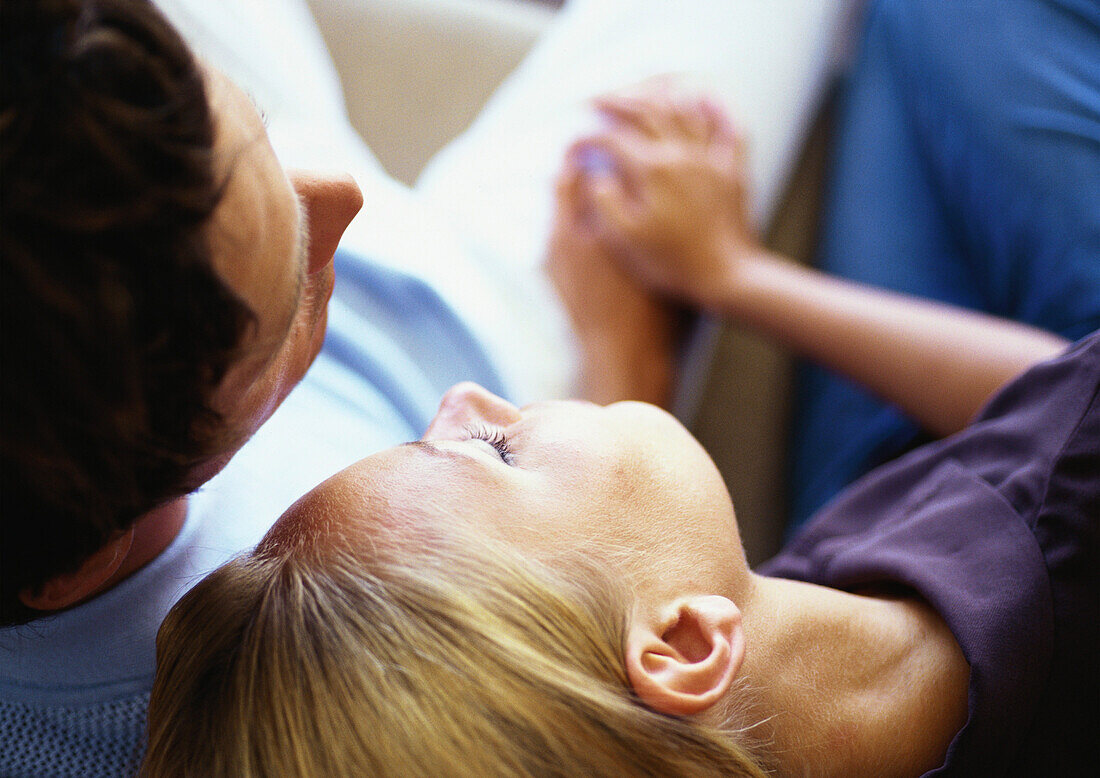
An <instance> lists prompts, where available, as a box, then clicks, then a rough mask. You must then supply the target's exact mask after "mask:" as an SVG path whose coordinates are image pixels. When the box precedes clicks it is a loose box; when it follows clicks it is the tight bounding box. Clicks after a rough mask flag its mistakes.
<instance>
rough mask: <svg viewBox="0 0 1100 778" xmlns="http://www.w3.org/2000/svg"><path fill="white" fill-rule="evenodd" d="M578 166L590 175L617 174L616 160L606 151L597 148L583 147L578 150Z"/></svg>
mask: <svg viewBox="0 0 1100 778" xmlns="http://www.w3.org/2000/svg"><path fill="white" fill-rule="evenodd" d="M577 165H578V166H579V167H580V169H581V170H583V171H584V172H585V173H588V174H589V175H594V176H599V175H611V174H614V173H615V160H614V158H613V157H612V156H611V155H610V154H608V153H607V152H606V151H604V150H603V149H600V148H596V147H595V146H582V147H581V148H580V149H578V150H577Z"/></svg>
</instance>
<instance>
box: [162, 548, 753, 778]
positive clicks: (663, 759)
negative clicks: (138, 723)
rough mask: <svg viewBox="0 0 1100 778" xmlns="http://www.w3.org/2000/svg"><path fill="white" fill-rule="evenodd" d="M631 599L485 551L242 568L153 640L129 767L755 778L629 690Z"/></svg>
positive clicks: (250, 561)
mask: <svg viewBox="0 0 1100 778" xmlns="http://www.w3.org/2000/svg"><path fill="white" fill-rule="evenodd" d="M429 546H430V547H429ZM630 601H631V597H630V594H629V590H628V589H627V588H626V586H625V584H623V585H620V584H618V583H616V582H615V581H614V580H613V579H612V578H611V577H610V576H609V575H608V574H607V573H606V572H604V571H601V570H599V569H597V568H596V567H595V565H593V564H591V563H587V562H584V561H582V560H572V561H570V562H568V563H565V562H562V563H559V564H555V565H554V567H553V568H551V566H550V565H547V564H543V563H539V562H535V561H532V560H530V559H527V558H526V557H523V556H521V555H520V554H519V553H518V552H516V551H514V550H512V549H510V548H508V547H504V546H501V545H497V544H493V543H489V542H486V541H485V539H483V538H479V539H478V540H477V541H474V540H472V539H462V538H461V537H458V538H457V539H455V540H454V541H453V542H432V543H431V544H422V546H421V547H420V548H410V547H409V546H408V545H407V544H404V547H402V548H390V549H388V550H386V549H379V548H371V549H369V550H363V549H356V550H355V551H351V550H349V549H348V548H344V549H343V550H339V549H338V550H333V551H326V552H324V553H320V552H318V551H317V550H316V549H312V550H309V549H302V548H298V549H295V550H293V551H292V552H291V553H287V552H286V550H285V549H284V550H281V551H277V552H276V553H264V552H260V553H257V554H254V555H252V556H246V557H242V558H239V559H237V560H235V561H232V562H230V563H229V564H227V565H225V566H224V567H222V568H220V569H219V570H217V571H216V572H215V573H213V574H212V575H211V576H210V577H208V578H207V579H206V580H204V581H202V582H201V583H199V584H198V585H197V586H196V587H195V588H194V589H193V590H192V591H191V592H190V593H189V594H188V595H187V596H186V597H184V598H183V600H181V601H180V602H179V603H178V604H177V605H176V607H175V608H173V609H172V611H171V613H169V615H168V617H167V619H166V620H165V622H164V624H163V626H162V627H161V629H160V633H159V635H158V636H157V663H158V667H157V675H156V681H155V684H154V687H153V695H152V700H151V703H150V708H149V748H148V753H147V757H146V762H145V765H144V772H145V773H146V774H148V775H155V776H162V775H163V776H173V775H201V776H229V775H232V776H242V775H299V776H314V775H316V776H326V777H328V776H342V775H376V776H391V775H392V776H418V775H422V776H440V775H474V776H497V775H504V776H512V775H514V776H527V775H539V776H544V775H545V776H557V775H560V776H577V775H585V776H623V775H653V776H658V775H659V776H677V775H685V776H687V775H690V776H706V775H715V776H717V775H722V776H761V775H763V774H764V773H763V772H762V771H761V770H760V768H759V767H758V766H757V765H756V763H755V762H754V761H753V759H752V758H751V757H750V756H749V754H748V753H747V751H746V750H745V749H744V748H742V747H740V746H739V745H737V743H736V742H735V737H734V736H732V735H731V734H729V733H726V732H722V731H720V730H718V729H716V728H713V727H710V726H707V725H704V724H701V723H699V722H697V721H694V720H692V719H687V718H678V717H673V716H666V715H663V714H660V713H656V712H654V711H652V710H650V709H649V708H647V707H646V706H644V705H643V704H641V703H640V702H639V701H638V700H637V699H636V698H635V697H634V695H633V692H632V691H631V688H630V685H629V683H628V681H627V676H626V669H625V665H624V660H623V641H624V637H625V623H626V617H627V613H628V607H629V605H630Z"/></svg>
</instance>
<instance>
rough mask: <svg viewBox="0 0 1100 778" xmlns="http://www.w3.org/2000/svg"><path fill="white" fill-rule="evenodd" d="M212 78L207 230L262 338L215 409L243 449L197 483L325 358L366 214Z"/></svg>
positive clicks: (148, 525)
mask: <svg viewBox="0 0 1100 778" xmlns="http://www.w3.org/2000/svg"><path fill="white" fill-rule="evenodd" d="M206 76H207V93H208V99H209V101H210V108H211V112H212V114H213V118H214V124H215V133H216V139H215V145H214V156H215V160H216V162H215V165H216V168H217V171H218V174H219V176H224V177H227V178H228V185H227V186H226V189H225V194H224V196H223V198H222V200H221V202H220V203H219V204H218V207H217V208H216V209H215V212H214V214H213V217H212V219H211V223H210V225H209V237H210V243H211V248H212V253H213V263H214V268H215V270H216V271H217V272H218V274H219V275H220V276H221V277H222V279H223V280H224V281H225V282H226V283H227V284H228V285H229V286H230V287H231V288H232V289H233V290H234V291H235V292H236V293H237V294H238V295H239V296H240V297H241V298H242V299H243V300H244V301H245V302H246V303H247V304H248V305H249V307H250V308H251V309H252V311H253V312H254V313H255V315H256V320H257V326H256V327H254V328H252V329H251V330H250V331H249V332H248V334H247V335H246V336H245V337H246V340H245V342H244V343H243V349H242V352H243V354H242V356H241V358H240V359H239V361H238V362H237V363H236V364H234V365H233V366H232V367H231V368H230V369H229V371H228V372H227V374H226V376H225V378H224V380H223V382H222V384H221V385H220V386H219V388H218V390H217V392H216V394H215V397H214V398H213V406H214V407H215V408H216V409H217V410H218V411H220V412H221V413H222V414H223V416H224V417H225V418H226V421H227V424H228V425H229V427H230V429H233V430H235V431H236V432H237V444H236V445H234V446H231V447H230V449H229V450H227V451H225V452H223V453H222V454H220V455H217V456H214V457H212V458H211V459H210V460H209V461H207V462H205V463H203V464H202V465H200V466H199V468H198V469H197V471H196V472H195V473H194V474H193V476H192V479H191V480H192V481H193V482H194V483H205V482H206V481H207V480H209V479H210V478H212V477H213V476H214V475H215V474H216V473H218V471H220V470H221V469H222V468H223V467H225V465H226V464H227V463H228V462H229V460H230V459H231V458H232V457H233V455H234V454H235V453H236V452H237V450H239V449H240V447H241V446H243V445H244V443H245V441H247V440H248V438H249V437H251V436H252V434H253V433H254V432H255V431H256V430H257V429H259V428H260V426H261V425H262V424H263V423H264V422H265V421H266V420H267V419H268V418H269V417H270V416H271V414H272V413H274V412H275V409H276V408H278V407H279V404H280V403H282V401H283V400H284V399H285V398H286V396H287V395H288V394H290V391H291V390H292V389H293V388H294V387H295V386H296V385H297V384H298V382H299V381H301V379H302V377H303V376H304V375H305V373H306V370H308V369H309V366H310V365H311V364H312V363H313V360H314V359H315V358H316V357H317V354H318V353H319V352H320V350H321V345H322V342H323V340H324V334H325V325H326V323H327V304H328V301H329V298H330V297H331V295H332V289H333V283H334V273H333V268H332V257H333V254H334V252H335V251H336V246H337V244H338V243H339V240H340V237H341V235H343V232H344V230H345V228H346V227H347V225H348V224H349V223H350V221H351V219H352V218H353V217H354V216H355V214H356V213H358V211H359V209H360V208H361V207H362V204H363V196H362V193H361V192H360V191H359V187H358V186H357V185H356V183H355V182H354V181H353V180H352V179H351V177H350V176H347V175H331V174H319V173H314V172H304V171H291V172H289V173H288V172H287V171H284V170H283V167H282V165H280V163H279V161H278V159H277V158H276V156H275V152H274V150H273V149H272V148H271V144H270V142H269V141H268V139H267V133H266V131H265V130H264V126H263V122H262V121H261V119H260V116H259V114H258V113H257V111H256V108H255V106H254V105H253V103H252V102H251V101H250V100H249V98H248V97H247V96H246V95H245V93H244V92H242V91H241V90H240V89H239V88H238V87H237V86H235V85H234V84H233V83H232V82H230V81H229V79H227V78H226V77H225V76H224V75H223V74H221V73H220V72H218V71H217V70H216V69H214V68H207V69H206ZM186 515H187V500H186V497H181V498H179V499H177V500H174V501H172V502H170V503H168V504H166V505H163V506H161V507H159V508H156V509H154V510H152V511H150V512H149V513H147V514H145V515H144V516H142V517H140V518H139V519H138V520H137V521H136V522H135V524H134V525H133V526H132V527H131V529H130V530H128V531H126V532H123V533H119V534H118V535H116V537H115V538H114V539H113V540H112V541H111V542H109V543H108V544H107V545H106V546H104V547H103V548H102V549H100V551H98V552H97V553H96V554H94V555H93V556H92V557H91V558H89V559H88V560H87V561H86V562H85V564H84V565H83V566H82V567H81V568H80V569H79V570H78V571H77V572H76V573H73V574H71V575H65V576H58V577H57V578H55V579H53V580H52V581H49V582H47V583H46V584H45V586H43V587H42V588H41V589H40V590H38V591H37V592H30V591H24V592H21V593H20V597H21V599H22V600H23V602H24V603H25V604H27V605H29V606H30V607H33V608H38V609H39V610H58V609H61V608H66V607H69V606H71V605H74V604H76V603H78V602H81V601H83V600H85V599H88V598H90V597H93V596H95V595H96V594H99V593H101V592H103V591H105V590H107V589H109V588H111V587H112V586H114V585H116V584H117V583H119V582H120V581H122V580H124V579H125V578H126V577H128V576H129V575H131V574H132V573H134V572H135V571H136V570H138V569H140V568H141V567H142V566H144V565H145V564H147V563H148V562H150V561H151V560H152V559H154V558H155V557H156V556H157V555H159V554H160V553H161V552H162V551H163V550H164V549H165V548H167V547H168V544H169V543H171V542H172V540H173V539H174V538H175V537H176V535H177V534H178V533H179V530H180V528H181V527H182V526H183V522H184V519H185V518H186Z"/></svg>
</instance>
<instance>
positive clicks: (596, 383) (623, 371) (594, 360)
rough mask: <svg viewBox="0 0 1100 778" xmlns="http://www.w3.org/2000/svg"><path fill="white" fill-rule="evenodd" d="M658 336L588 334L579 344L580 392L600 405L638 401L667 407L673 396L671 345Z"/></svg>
mask: <svg viewBox="0 0 1100 778" xmlns="http://www.w3.org/2000/svg"><path fill="white" fill-rule="evenodd" d="M664 340H667V339H663V338H661V337H660V336H658V335H654V336H653V337H649V338H644V337H638V338H635V339H633V340H632V342H631V343H630V344H626V343H624V342H623V341H622V340H621V339H620V338H613V337H601V336H599V335H592V334H590V335H589V336H588V337H587V338H585V339H583V340H582V343H581V365H580V377H579V378H580V387H579V388H580V392H581V395H582V396H583V397H584V398H585V399H586V400H590V401H592V402H595V403H598V404H600V405H606V404H608V403H613V402H618V401H620V400H641V401H643V402H649V403H653V404H655V405H661V406H666V407H667V405H668V402H669V399H670V398H671V396H672V383H673V367H672V362H673V360H672V344H671V342H668V343H665V342H663V341H664Z"/></svg>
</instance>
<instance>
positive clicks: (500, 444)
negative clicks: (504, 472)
mask: <svg viewBox="0 0 1100 778" xmlns="http://www.w3.org/2000/svg"><path fill="white" fill-rule="evenodd" d="M466 434H467V435H468V436H469V437H467V440H480V441H484V442H485V443H488V444H489V445H490V446H492V448H493V449H494V450H495V451H496V452H497V454H498V455H499V456H500V459H501V461H502V462H504V464H506V465H513V464H515V455H514V454H513V453H512V449H511V447H510V446H509V445H508V437H507V436H506V435H505V434H504V430H502V429H500V428H499V427H489V426H487V425H484V424H479V425H474V426H469V427H467V428H466Z"/></svg>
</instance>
